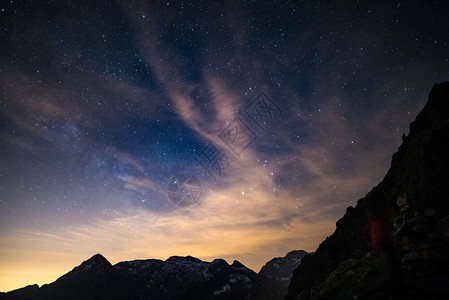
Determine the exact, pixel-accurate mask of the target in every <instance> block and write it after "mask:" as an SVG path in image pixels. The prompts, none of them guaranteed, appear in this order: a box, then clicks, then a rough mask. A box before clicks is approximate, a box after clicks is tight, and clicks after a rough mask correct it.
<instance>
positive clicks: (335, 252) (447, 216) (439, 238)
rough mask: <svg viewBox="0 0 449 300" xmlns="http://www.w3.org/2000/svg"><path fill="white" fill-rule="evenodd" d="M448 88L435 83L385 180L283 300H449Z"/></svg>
mask: <svg viewBox="0 0 449 300" xmlns="http://www.w3.org/2000/svg"><path fill="white" fill-rule="evenodd" d="M448 187H449V82H443V83H441V84H436V85H435V86H434V87H433V89H432V91H431V92H430V95H429V100H428V102H427V104H426V106H425V107H424V109H423V110H422V111H421V112H420V113H419V115H418V116H417V117H416V120H415V121H414V122H413V123H412V124H411V125H410V134H409V136H403V143H402V145H401V146H400V147H399V150H398V152H397V153H395V154H394V155H393V159H392V163H391V167H390V169H389V171H388V173H387V175H386V176H385V178H384V179H383V181H382V182H381V183H380V184H379V185H378V186H376V187H375V188H373V190H371V192H369V193H368V194H367V195H366V196H365V198H363V199H360V200H359V201H358V202H357V205H356V207H354V208H353V207H348V208H347V210H346V214H345V215H344V216H343V217H342V218H341V219H340V220H339V221H338V222H337V226H336V227H337V228H336V230H335V232H334V234H332V235H331V236H329V237H328V238H326V240H325V241H323V242H322V243H321V245H320V246H319V247H318V249H317V250H316V252H315V253H314V254H313V256H311V255H307V256H306V257H304V258H303V260H302V263H301V264H300V265H299V267H298V268H297V269H296V270H295V271H294V275H293V278H292V280H291V283H290V285H289V292H288V295H287V297H286V298H285V299H287V300H290V299H449V284H448V283H449V272H448V270H449V257H448V254H449V196H448V194H449V193H448V190H447V188H448Z"/></svg>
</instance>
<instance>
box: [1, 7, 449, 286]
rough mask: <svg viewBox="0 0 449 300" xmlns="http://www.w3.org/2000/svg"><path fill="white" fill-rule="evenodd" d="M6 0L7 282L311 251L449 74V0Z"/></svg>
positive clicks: (374, 177)
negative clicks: (143, 264)
mask: <svg viewBox="0 0 449 300" xmlns="http://www.w3.org/2000/svg"><path fill="white" fill-rule="evenodd" d="M217 2H218V1H217ZM0 9H1V11H0V291H7V290H11V289H15V288H19V287H22V286H25V285H27V284H32V283H38V284H43V283H49V282H51V281H53V280H55V279H56V278H58V277H59V276H61V275H62V274H64V273H65V272H67V271H69V270H71V269H72V268H73V267H74V266H76V265H78V264H79V263H81V262H82V261H83V260H85V259H87V258H89V257H90V256H92V255H93V254H95V253H97V252H100V253H102V254H103V255H104V256H105V257H106V258H108V259H109V260H110V261H111V263H117V262H119V261H123V260H132V259H145V258H160V259H166V258H168V257H169V256H172V255H192V256H195V257H198V258H200V259H203V260H207V261H210V260H212V259H214V258H218V257H221V258H224V259H226V260H227V261H228V262H232V261H233V260H234V259H237V260H239V261H240V262H242V263H243V264H245V265H247V266H248V267H250V268H253V269H254V270H255V271H256V272H257V271H259V269H260V267H261V266H262V265H263V264H264V263H265V262H266V261H268V260H270V259H271V258H273V257H275V256H284V255H285V254H286V253H287V252H288V251H291V250H294V249H305V250H307V251H314V250H315V249H316V248H317V246H318V245H319V243H320V242H321V241H322V240H323V239H324V238H325V237H326V236H328V235H330V234H332V232H333V231H334V229H335V222H336V220H338V219H339V218H340V217H341V216H342V215H343V214H344V212H345V209H346V207H348V206H350V205H352V206H354V205H355V204H356V202H357V200H358V199H359V198H362V197H363V196H364V195H365V194H366V193H367V192H368V191H369V190H370V189H371V188H372V187H373V186H375V185H376V184H377V183H379V182H380V180H382V178H383V176H384V175H385V173H386V171H387V170H388V167H389V164H390V161H391V155H392V153H393V152H395V151H396V149H397V147H398V146H399V145H400V143H401V135H402V134H403V133H406V134H407V133H408V125H409V123H410V122H411V121H413V119H414V118H415V116H416V114H417V113H418V112H419V111H420V110H421V109H422V107H423V106H424V104H425V103H426V100H427V95H428V93H429V91H430V89H431V87H432V85H433V84H434V83H436V82H441V81H444V80H448V79H449V48H448V42H449V19H448V18H447V12H448V11H449V4H448V3H447V2H445V1H403V2H400V1H373V0H369V1H362V0H360V1H356V0H353V1H349V0H348V1H333V0H329V1H307V0H303V1H273V2H271V3H270V2H268V1H232V2H231V1H220V2H219V3H212V1H4V2H2V4H1V7H0Z"/></svg>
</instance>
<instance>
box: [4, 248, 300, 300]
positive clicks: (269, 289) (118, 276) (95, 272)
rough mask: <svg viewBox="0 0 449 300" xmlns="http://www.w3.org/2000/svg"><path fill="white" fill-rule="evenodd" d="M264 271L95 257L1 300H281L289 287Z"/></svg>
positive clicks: (190, 261)
mask: <svg viewBox="0 0 449 300" xmlns="http://www.w3.org/2000/svg"><path fill="white" fill-rule="evenodd" d="M292 253H297V252H295V251H293V252H290V254H288V255H289V259H287V260H286V261H285V262H282V261H279V262H278V265H280V266H281V268H282V269H288V268H290V273H291V272H292V270H293V269H294V268H295V267H296V266H297V265H298V264H299V263H300V260H298V259H296V258H295V257H296V256H295V255H294V254H292ZM298 253H301V255H304V254H303V253H307V252H305V251H303V250H301V251H298ZM290 256H291V257H290ZM292 261H294V263H295V264H294V265H292ZM287 263H288V264H289V265H288V266H284V265H285V264H287ZM269 264H270V263H267V265H269ZM263 273H264V274H261V273H259V274H257V273H255V272H254V271H253V270H250V269H249V268H247V267H246V266H244V265H243V264H242V263H240V262H238V261H234V262H233V263H232V265H229V264H228V263H227V262H226V261H225V260H223V259H215V260H214V261H212V262H205V261H202V260H200V259H198V258H195V257H192V256H186V257H182V256H172V257H170V258H168V259H167V260H166V261H162V260H159V259H147V260H134V261H124V262H119V263H117V264H116V265H111V263H110V262H109V261H108V260H107V259H106V258H105V257H103V256H102V255H101V254H95V255H94V256H92V257H91V258H90V259H88V260H86V261H84V262H83V263H81V264H80V265H79V266H77V267H75V268H74V269H73V270H71V271H70V272H68V273H67V274H65V275H63V276H61V277H60V278H58V279H57V280H56V281H55V282H53V283H50V284H46V285H43V286H42V287H40V288H39V286H38V285H30V286H27V287H25V288H21V289H18V290H14V291H11V292H8V293H0V299H1V300H3V299H8V300H11V299H34V300H40V299H46V300H48V299H55V300H56V299H92V300H93V299H95V300H101V299H158V300H159V299H160V300H165V299H167V300H169V299H170V300H171V299H192V300H193V299H254V300H255V299H261V300H262V299H267V300H269V299H282V298H283V297H284V296H285V295H286V294H287V285H286V283H285V282H283V281H282V280H280V279H279V278H278V277H277V275H276V274H275V273H272V272H271V271H270V270H266V271H264V272H263Z"/></svg>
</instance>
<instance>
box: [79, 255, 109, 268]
mask: <svg viewBox="0 0 449 300" xmlns="http://www.w3.org/2000/svg"><path fill="white" fill-rule="evenodd" d="M81 266H108V267H109V266H111V267H112V265H111V263H110V262H109V261H108V260H107V259H106V258H105V257H104V256H103V255H101V254H100V253H97V254H95V255H94V256H92V257H91V258H89V259H88V260H86V261H84V262H83V263H81Z"/></svg>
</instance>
